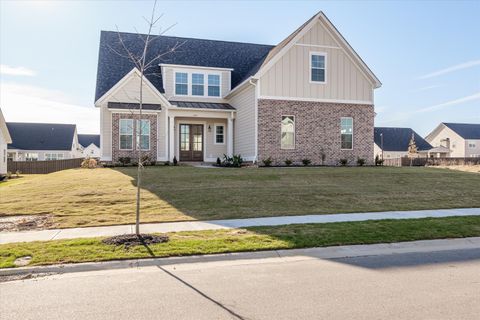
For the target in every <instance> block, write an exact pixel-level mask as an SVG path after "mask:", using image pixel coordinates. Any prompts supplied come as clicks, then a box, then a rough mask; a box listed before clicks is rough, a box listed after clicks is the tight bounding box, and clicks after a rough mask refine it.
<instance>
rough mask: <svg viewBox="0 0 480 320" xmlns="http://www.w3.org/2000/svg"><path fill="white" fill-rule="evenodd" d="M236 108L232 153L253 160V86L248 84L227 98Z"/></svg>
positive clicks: (254, 153) (254, 151)
mask: <svg viewBox="0 0 480 320" xmlns="http://www.w3.org/2000/svg"><path fill="white" fill-rule="evenodd" d="M229 103H230V105H232V106H233V107H234V108H235V109H236V110H237V113H236V117H235V125H234V133H233V136H234V143H233V153H234V154H240V155H241V156H242V157H243V158H244V159H246V160H248V161H253V160H254V158H255V156H256V150H255V86H253V85H250V84H249V85H248V86H247V87H246V88H245V89H243V90H241V91H240V92H238V93H235V94H234V95H233V96H231V97H230V99H229Z"/></svg>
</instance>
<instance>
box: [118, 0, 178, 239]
mask: <svg viewBox="0 0 480 320" xmlns="http://www.w3.org/2000/svg"><path fill="white" fill-rule="evenodd" d="M156 7H157V1H156V0H155V1H154V4H153V8H152V13H151V16H150V18H146V17H143V19H144V20H145V22H146V24H147V28H148V32H147V33H144V34H141V33H139V32H138V31H137V30H136V29H135V31H136V33H137V36H138V39H139V41H141V43H142V50H140V52H137V51H138V50H137V51H135V50H134V49H133V48H130V47H129V46H128V45H127V44H126V42H125V40H124V38H123V36H122V33H121V32H120V31H119V30H118V26H117V27H116V29H117V34H118V43H119V47H120V50H119V49H118V48H114V47H112V46H109V49H110V50H111V51H112V52H114V53H115V54H117V55H118V56H119V57H122V58H125V59H128V60H130V61H131V62H132V63H133V65H134V66H135V68H137V70H138V71H139V75H140V84H139V95H138V97H135V100H137V102H138V109H136V108H134V109H130V112H131V113H132V114H137V115H138V121H137V124H134V125H133V127H134V128H132V132H133V141H135V149H136V156H137V162H138V165H137V194H136V210H135V233H136V235H137V236H139V235H140V199H141V197H140V193H141V183H142V171H143V169H144V166H143V165H144V163H143V162H144V161H143V160H144V159H143V155H142V148H141V137H142V130H143V125H142V121H141V120H142V110H143V88H144V85H145V77H146V76H149V75H153V76H159V74H158V72H155V71H152V72H150V70H151V69H153V68H155V67H157V68H158V64H159V62H160V61H162V59H163V58H164V57H166V56H167V55H171V54H173V53H174V52H175V51H177V50H178V48H180V46H182V45H183V44H184V43H185V42H182V43H179V42H177V43H175V44H174V45H173V46H172V47H170V48H167V49H166V50H164V51H163V52H159V53H156V54H154V55H153V56H150V55H149V48H150V45H151V44H152V42H153V41H155V40H156V39H159V36H162V35H164V34H165V33H167V32H168V31H169V30H170V29H171V28H173V27H174V26H175V24H172V25H170V26H169V27H168V28H166V29H162V28H159V31H158V33H156V34H154V31H155V29H156V28H157V27H158V26H157V25H158V23H159V22H160V20H161V18H162V17H163V14H160V15H158V16H157V15H156V12H155V11H156ZM136 111H138V112H137V113H136ZM133 141H132V142H133ZM138 144H140V146H139V145H138Z"/></svg>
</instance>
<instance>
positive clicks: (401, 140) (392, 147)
mask: <svg viewBox="0 0 480 320" xmlns="http://www.w3.org/2000/svg"><path fill="white" fill-rule="evenodd" d="M381 133H383V150H384V151H408V144H409V143H410V139H411V138H412V133H413V134H414V138H415V144H416V145H417V149H418V150H419V151H420V150H430V149H431V148H432V146H431V145H430V144H429V143H428V142H427V141H425V139H423V138H422V137H421V136H419V135H418V134H417V133H416V132H415V131H413V130H412V129H411V128H386V127H375V129H374V139H375V144H376V145H377V146H379V147H381V146H382V139H381V138H380V134H381Z"/></svg>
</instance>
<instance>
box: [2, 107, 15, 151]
mask: <svg viewBox="0 0 480 320" xmlns="http://www.w3.org/2000/svg"><path fill="white" fill-rule="evenodd" d="M0 131H1V132H2V135H3V138H4V139H5V142H6V143H12V137H11V136H10V132H9V131H8V128H7V124H6V122H5V118H4V117H3V113H2V109H0Z"/></svg>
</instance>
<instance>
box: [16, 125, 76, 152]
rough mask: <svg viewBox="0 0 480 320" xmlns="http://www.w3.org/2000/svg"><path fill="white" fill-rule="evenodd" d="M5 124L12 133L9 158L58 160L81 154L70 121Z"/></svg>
mask: <svg viewBox="0 0 480 320" xmlns="http://www.w3.org/2000/svg"><path fill="white" fill-rule="evenodd" d="M7 127H8V130H9V131H10V135H11V137H12V143H11V144H9V145H8V158H9V159H10V160H13V161H41V160H60V159H72V158H80V157H81V155H82V152H81V148H80V145H79V144H78V138H77V127H76V125H74V124H59V123H25V122H7Z"/></svg>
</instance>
